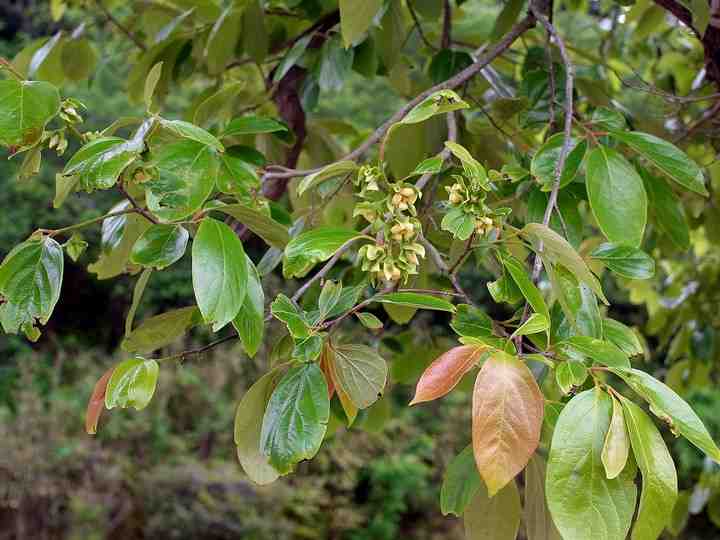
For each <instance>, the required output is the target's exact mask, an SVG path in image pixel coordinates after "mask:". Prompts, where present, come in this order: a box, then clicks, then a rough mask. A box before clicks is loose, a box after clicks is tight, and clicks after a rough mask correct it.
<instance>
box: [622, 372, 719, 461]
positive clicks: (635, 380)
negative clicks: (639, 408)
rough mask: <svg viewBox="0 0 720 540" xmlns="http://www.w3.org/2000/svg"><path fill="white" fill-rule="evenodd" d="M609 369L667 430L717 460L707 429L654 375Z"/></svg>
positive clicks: (684, 403)
mask: <svg viewBox="0 0 720 540" xmlns="http://www.w3.org/2000/svg"><path fill="white" fill-rule="evenodd" d="M611 371H612V372H613V373H615V374H616V375H617V376H618V377H620V378H621V379H622V380H624V381H625V382H626V383H627V385H628V386H629V387H630V388H632V389H633V390H634V391H635V392H637V393H638V394H639V395H640V396H642V397H643V399H645V400H646V401H647V402H648V403H650V410H651V411H652V412H653V414H655V416H657V417H658V418H660V419H661V420H662V421H663V422H665V423H667V424H668V425H669V426H670V429H671V430H672V431H673V432H674V433H676V434H680V435H682V436H683V437H685V438H686V439H687V440H688V441H690V442H691V443H692V444H694V445H695V446H697V447H698V448H699V449H700V450H702V451H703V452H705V454H706V455H707V456H708V457H709V458H710V459H712V460H714V461H716V462H718V463H720V449H718V447H717V445H716V444H715V442H714V441H713V440H712V437H711V436H710V433H709V432H708V430H707V428H706V427H705V426H704V425H703V423H702V420H700V418H699V417H698V415H697V414H696V413H695V411H693V410H692V408H691V407H690V405H688V404H687V403H686V402H685V400H683V399H682V398H681V397H680V396H678V395H677V394H676V393H675V392H673V391H672V390H671V389H670V388H669V387H668V386H666V385H664V384H663V383H661V382H660V381H658V380H657V379H656V378H654V377H652V376H651V375H649V374H648V373H645V372H644V371H640V370H639V369H629V368H611Z"/></svg>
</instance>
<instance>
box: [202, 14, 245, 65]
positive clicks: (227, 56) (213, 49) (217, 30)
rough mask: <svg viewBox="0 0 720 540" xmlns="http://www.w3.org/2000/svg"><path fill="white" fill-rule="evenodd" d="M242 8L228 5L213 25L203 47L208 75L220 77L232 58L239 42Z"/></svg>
mask: <svg viewBox="0 0 720 540" xmlns="http://www.w3.org/2000/svg"><path fill="white" fill-rule="evenodd" d="M244 8H245V6H244V5H243V4H242V3H237V2H236V3H234V4H231V5H229V6H228V7H227V8H225V9H224V10H223V12H222V14H221V15H220V17H218V18H217V20H216V21H215V24H213V27H212V29H211V30H210V34H209V35H208V38H207V44H206V45H205V61H206V62H207V68H208V73H210V75H220V74H221V73H222V72H223V71H225V67H226V66H227V65H228V63H229V62H230V61H231V60H232V59H233V58H234V56H235V49H236V48H237V44H238V41H240V31H241V28H242V15H243V11H244Z"/></svg>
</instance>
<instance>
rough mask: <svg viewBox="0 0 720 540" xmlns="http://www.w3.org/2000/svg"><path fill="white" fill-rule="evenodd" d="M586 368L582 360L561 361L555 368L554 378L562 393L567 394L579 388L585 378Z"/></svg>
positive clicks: (586, 374)
mask: <svg viewBox="0 0 720 540" xmlns="http://www.w3.org/2000/svg"><path fill="white" fill-rule="evenodd" d="M587 376H588V370H587V368H586V367H585V365H584V364H583V363H582V362H577V361H575V360H572V359H568V360H565V361H564V362H561V363H560V364H559V365H558V366H557V367H556V368H555V380H556V381H557V384H558V386H559V387H560V390H562V393H563V394H565V395H567V394H570V393H571V392H573V391H574V390H575V389H576V388H580V387H581V386H582V385H583V383H584V382H585V379H587Z"/></svg>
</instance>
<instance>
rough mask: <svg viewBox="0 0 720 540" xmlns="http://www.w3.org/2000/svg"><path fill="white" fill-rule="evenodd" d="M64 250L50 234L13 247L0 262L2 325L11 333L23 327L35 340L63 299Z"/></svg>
mask: <svg viewBox="0 0 720 540" xmlns="http://www.w3.org/2000/svg"><path fill="white" fill-rule="evenodd" d="M63 268H64V260H63V251H62V247H61V246H60V244H58V243H57V242H56V241H55V240H53V239H52V238H50V237H49V236H45V237H42V238H32V239H30V240H27V241H25V242H23V243H22V244H20V245H18V246H16V247H15V248H13V249H12V250H11V251H10V253H8V254H7V256H6V257H5V259H4V260H3V262H2V264H1V265H0V324H2V327H3V330H4V331H5V332H7V333H9V334H17V333H18V332H19V331H20V330H22V331H23V332H24V333H25V335H26V336H27V337H28V339H30V340H32V341H36V340H37V338H38V337H40V330H38V329H37V328H36V326H35V325H36V324H37V323H40V324H43V325H44V324H46V323H47V322H48V320H49V319H50V316H51V315H52V312H53V310H54V309H55V304H57V301H58V299H59V298H60V288H61V287H62V280H63Z"/></svg>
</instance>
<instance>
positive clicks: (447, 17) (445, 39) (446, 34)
mask: <svg viewBox="0 0 720 540" xmlns="http://www.w3.org/2000/svg"><path fill="white" fill-rule="evenodd" d="M451 33H452V7H451V6H450V0H445V2H444V3H443V32H442V43H441V46H442V48H443V49H449V48H450V43H451V42H452V35H451Z"/></svg>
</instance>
